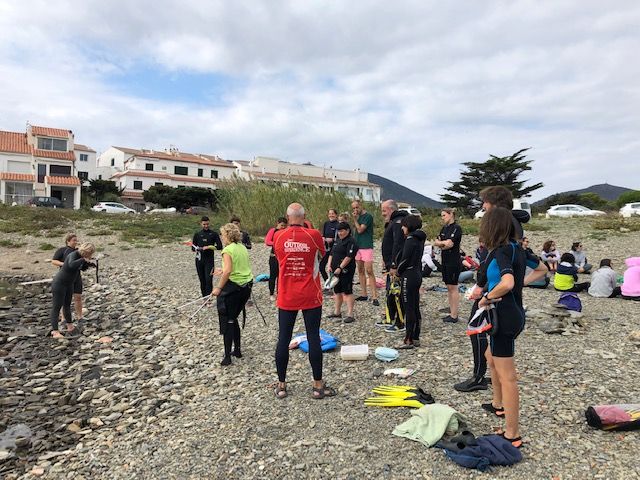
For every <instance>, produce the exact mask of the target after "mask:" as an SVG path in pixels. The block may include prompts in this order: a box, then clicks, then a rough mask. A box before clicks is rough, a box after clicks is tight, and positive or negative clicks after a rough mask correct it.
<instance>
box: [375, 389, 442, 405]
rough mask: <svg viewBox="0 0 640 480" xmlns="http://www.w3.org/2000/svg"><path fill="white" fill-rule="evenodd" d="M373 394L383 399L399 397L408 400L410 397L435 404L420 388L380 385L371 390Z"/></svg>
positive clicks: (428, 394) (429, 395)
mask: <svg viewBox="0 0 640 480" xmlns="http://www.w3.org/2000/svg"><path fill="white" fill-rule="evenodd" d="M372 392H373V393H375V394H377V395H382V396H385V397H400V398H409V397H411V396H415V397H419V398H421V399H422V400H424V401H425V403H435V400H434V399H433V397H432V396H431V394H430V393H427V392H425V391H424V390H423V389H422V388H420V387H408V386H401V385H392V386H387V385H380V386H379V387H375V388H374V389H373V390H372Z"/></svg>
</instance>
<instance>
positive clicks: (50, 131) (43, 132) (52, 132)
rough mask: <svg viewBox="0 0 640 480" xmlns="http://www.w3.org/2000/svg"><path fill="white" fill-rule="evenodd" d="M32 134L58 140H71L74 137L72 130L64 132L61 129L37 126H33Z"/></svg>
mask: <svg viewBox="0 0 640 480" xmlns="http://www.w3.org/2000/svg"><path fill="white" fill-rule="evenodd" d="M31 133H32V134H33V135H38V136H44V137H56V138H70V137H72V136H73V132H72V131H71V130H63V129H61V128H48V127H37V126H35V125H31Z"/></svg>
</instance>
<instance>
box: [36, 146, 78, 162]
mask: <svg viewBox="0 0 640 480" xmlns="http://www.w3.org/2000/svg"><path fill="white" fill-rule="evenodd" d="M33 156H34V157H42V158H56V159H58V160H70V161H72V162H75V160H76V157H75V155H74V154H73V152H56V151H55V150H38V149H37V148H34V149H33Z"/></svg>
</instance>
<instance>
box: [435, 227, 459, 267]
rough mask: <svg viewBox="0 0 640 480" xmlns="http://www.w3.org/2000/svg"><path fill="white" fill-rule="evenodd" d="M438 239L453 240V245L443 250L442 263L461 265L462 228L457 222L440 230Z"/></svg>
mask: <svg viewBox="0 0 640 480" xmlns="http://www.w3.org/2000/svg"><path fill="white" fill-rule="evenodd" d="M438 239H439V240H442V241H445V240H451V241H452V242H453V247H451V248H449V249H447V250H442V264H443V265H447V266H457V265H460V242H461V241H462V228H461V227H460V225H458V224H457V223H455V222H454V223H451V224H449V225H445V226H444V227H442V230H440V235H438Z"/></svg>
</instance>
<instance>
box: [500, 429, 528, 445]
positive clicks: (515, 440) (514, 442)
mask: <svg viewBox="0 0 640 480" xmlns="http://www.w3.org/2000/svg"><path fill="white" fill-rule="evenodd" d="M498 435H500V436H501V437H502V438H504V439H505V440H506V441H507V442H511V445H513V446H514V447H516V448H520V447H522V445H523V443H522V437H516V438H508V437H507V436H506V432H502V433H498Z"/></svg>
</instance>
